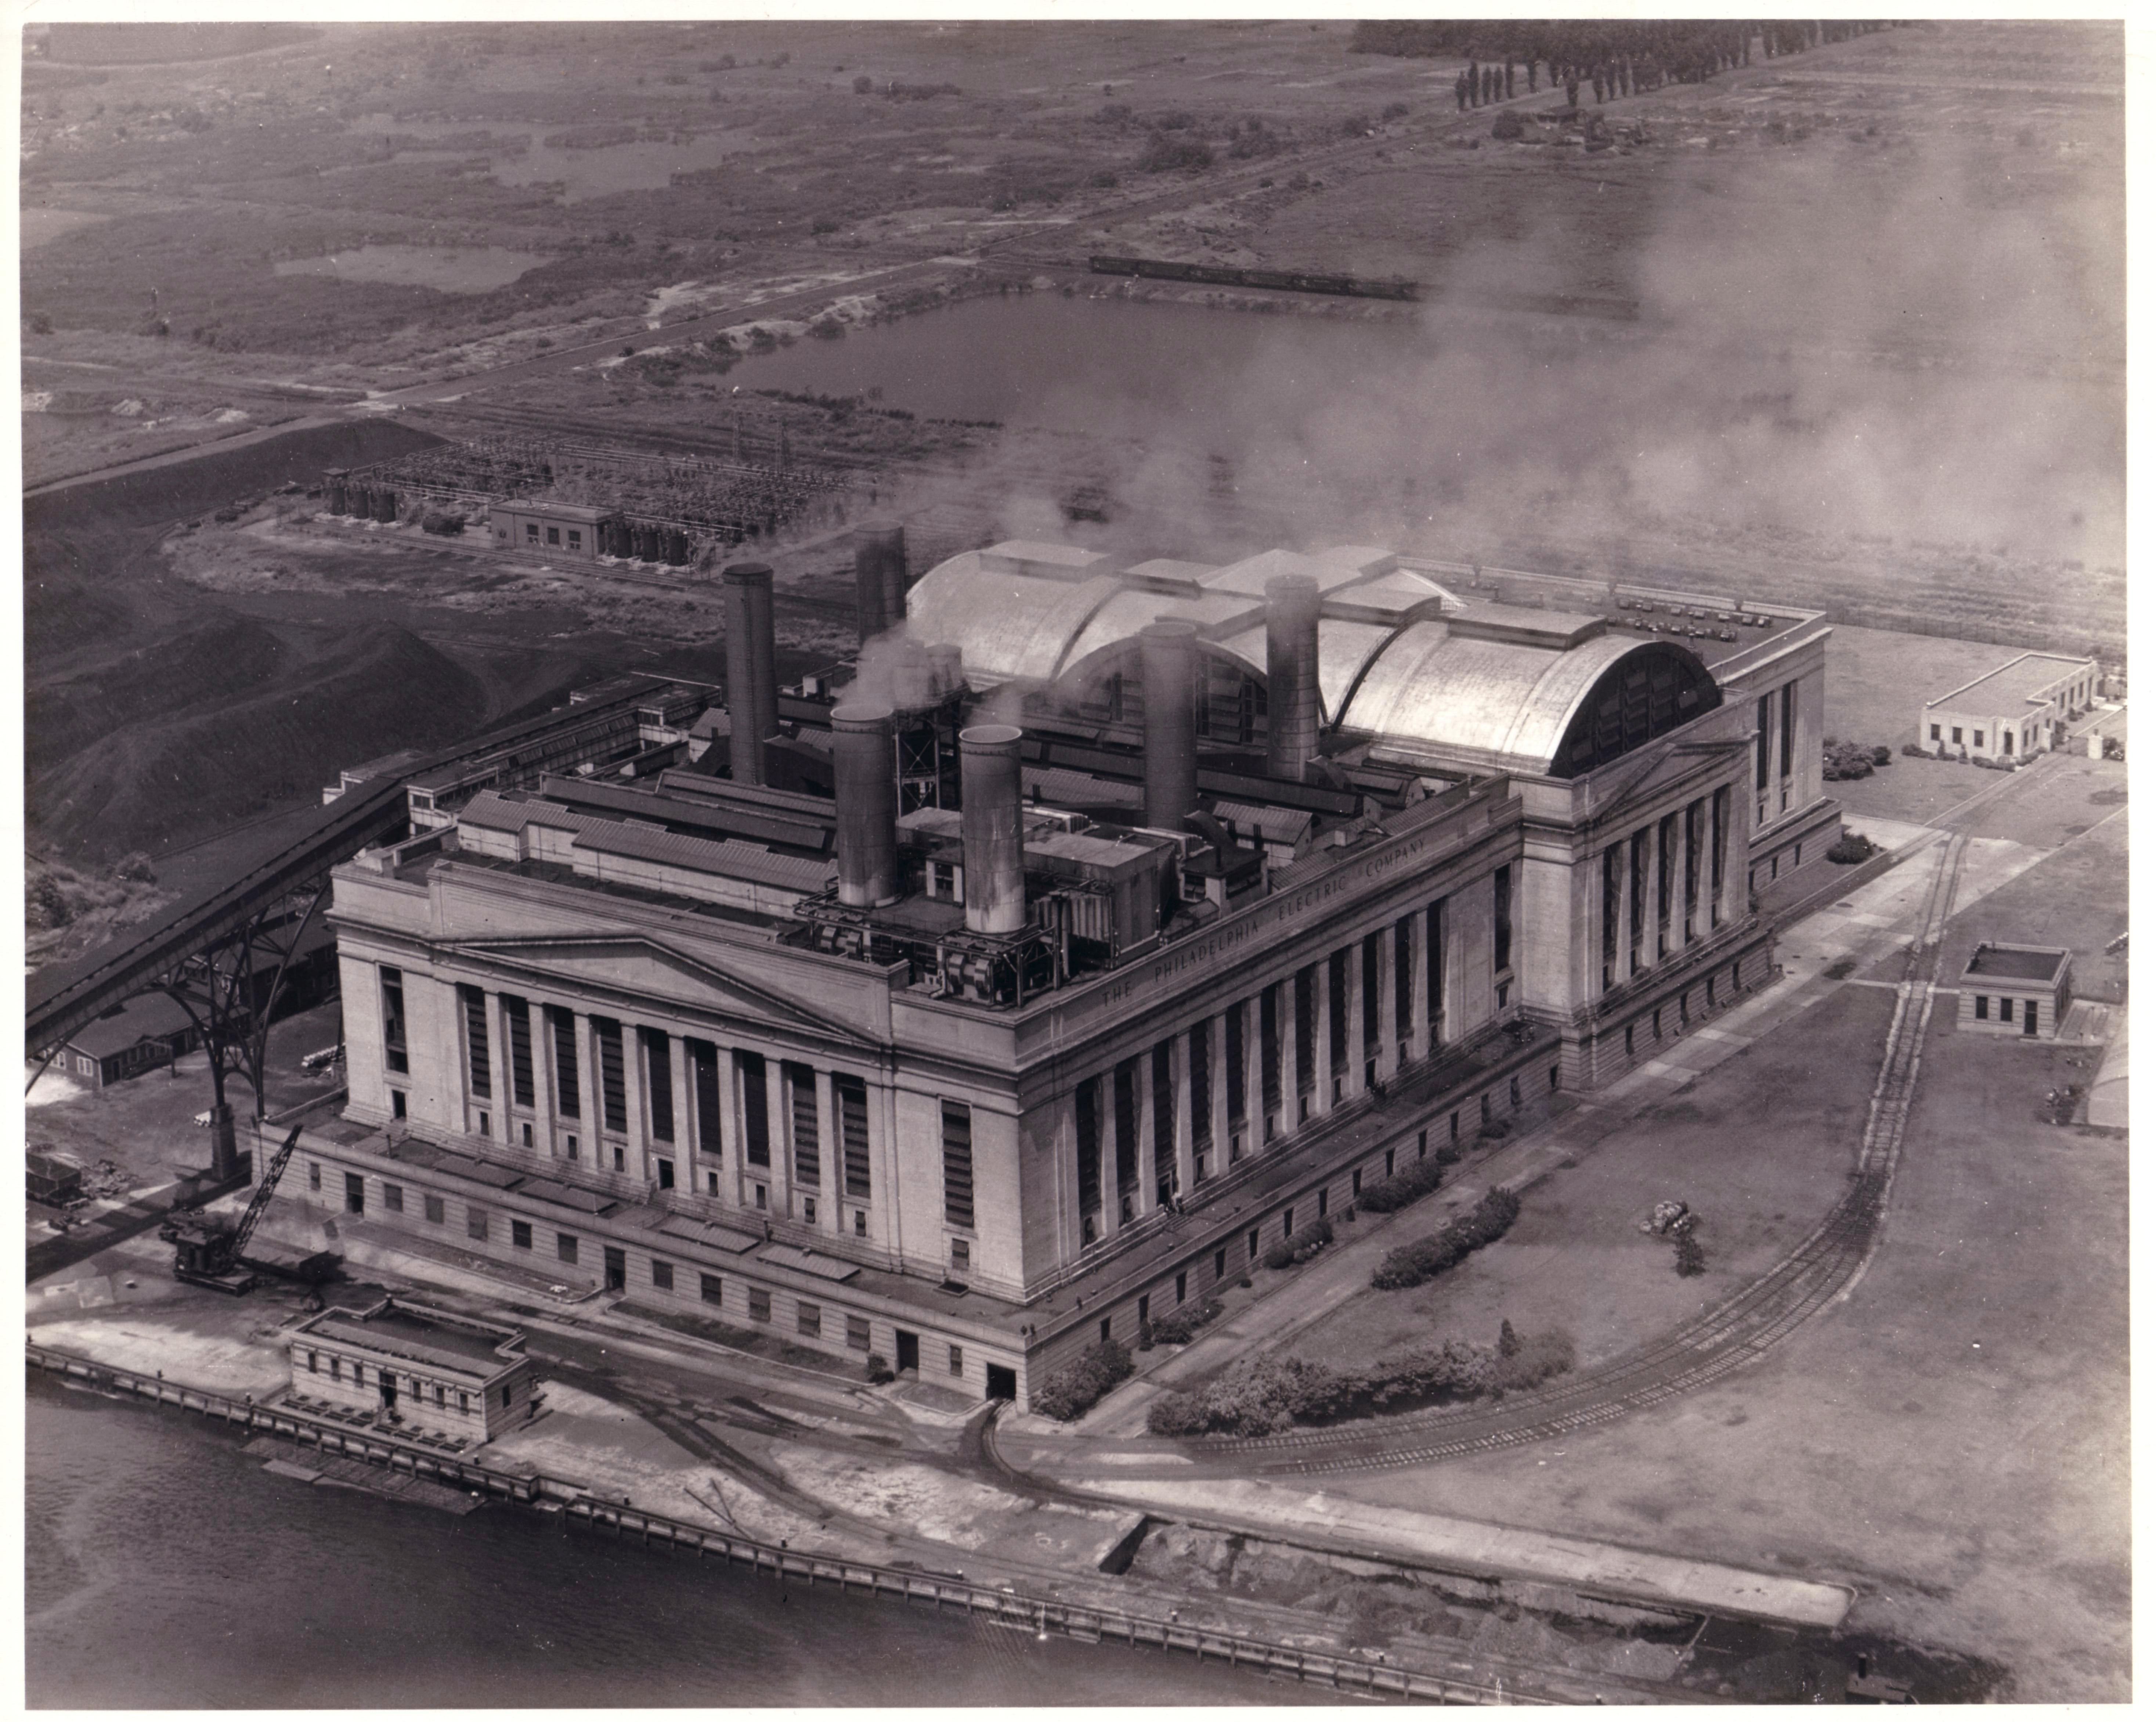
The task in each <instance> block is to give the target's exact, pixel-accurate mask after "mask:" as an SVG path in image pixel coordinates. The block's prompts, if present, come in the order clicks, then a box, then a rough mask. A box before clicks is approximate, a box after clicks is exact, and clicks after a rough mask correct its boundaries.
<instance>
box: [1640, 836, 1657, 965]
mask: <svg viewBox="0 0 2156 1722" xmlns="http://www.w3.org/2000/svg"><path fill="white" fill-rule="evenodd" d="M1640 914H1641V915H1642V916H1644V917H1645V920H1646V936H1645V938H1642V939H1641V940H1640V951H1641V954H1642V955H1643V956H1644V957H1645V960H1646V964H1647V967H1648V968H1650V969H1652V968H1653V967H1654V966H1655V964H1657V963H1659V962H1661V960H1662V944H1661V928H1662V918H1661V917H1662V822H1661V818H1660V817H1659V816H1658V817H1656V818H1655V819H1653V820H1649V821H1648V824H1647V876H1646V878H1645V881H1643V882H1642V883H1641V885H1640Z"/></svg>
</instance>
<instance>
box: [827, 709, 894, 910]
mask: <svg viewBox="0 0 2156 1722" xmlns="http://www.w3.org/2000/svg"><path fill="white" fill-rule="evenodd" d="M831 768H832V775H833V779H834V786H835V789H836V793H837V796H838V804H839V902H842V903H844V904H846V905H847V906H848V907H852V908H857V909H872V908H875V907H878V906H879V905H880V904H883V903H887V902H893V901H895V900H896V897H897V896H898V765H897V759H896V756H895V755H894V754H893V753H892V751H891V707H889V706H887V705H885V704H883V703H882V702H870V701H855V702H850V703H849V704H846V705H844V706H839V707H834V708H833V710H832V712H831Z"/></svg>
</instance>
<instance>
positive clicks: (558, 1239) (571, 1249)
mask: <svg viewBox="0 0 2156 1722" xmlns="http://www.w3.org/2000/svg"><path fill="white" fill-rule="evenodd" d="M554 1253H555V1255H556V1256H557V1257H559V1258H560V1259H561V1260H562V1261H564V1262H567V1263H568V1264H569V1265H570V1266H571V1267H574V1266H575V1265H576V1262H577V1235H576V1233H574V1232H572V1231H557V1232H556V1233H555V1234H554Z"/></svg>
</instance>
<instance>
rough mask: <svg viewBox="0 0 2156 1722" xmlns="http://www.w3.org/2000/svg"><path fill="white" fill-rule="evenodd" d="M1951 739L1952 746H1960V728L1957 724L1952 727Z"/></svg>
mask: <svg viewBox="0 0 2156 1722" xmlns="http://www.w3.org/2000/svg"><path fill="white" fill-rule="evenodd" d="M1953 739H1954V745H1955V746H1956V747H1959V746H1960V745H1961V726H1960V725H1959V724H1956V725H1955V726H1954V732H1953Z"/></svg>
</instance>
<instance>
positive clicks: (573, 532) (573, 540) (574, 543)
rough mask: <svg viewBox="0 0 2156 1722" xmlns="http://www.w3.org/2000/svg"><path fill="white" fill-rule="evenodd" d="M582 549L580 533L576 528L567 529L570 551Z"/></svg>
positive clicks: (582, 539)
mask: <svg viewBox="0 0 2156 1722" xmlns="http://www.w3.org/2000/svg"><path fill="white" fill-rule="evenodd" d="M583 547H584V535H583V533H582V532H579V531H577V528H576V527H570V528H569V548H570V549H572V550H581V549H583Z"/></svg>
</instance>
